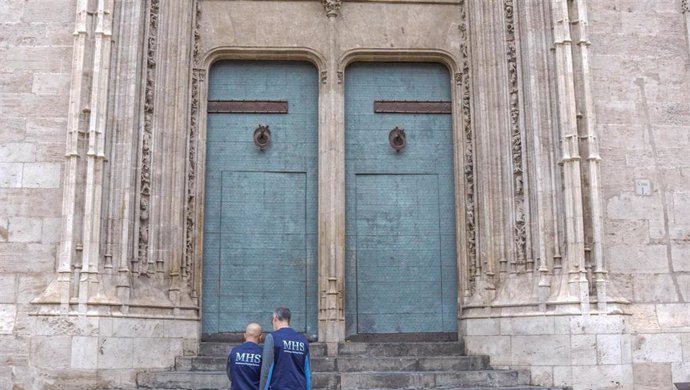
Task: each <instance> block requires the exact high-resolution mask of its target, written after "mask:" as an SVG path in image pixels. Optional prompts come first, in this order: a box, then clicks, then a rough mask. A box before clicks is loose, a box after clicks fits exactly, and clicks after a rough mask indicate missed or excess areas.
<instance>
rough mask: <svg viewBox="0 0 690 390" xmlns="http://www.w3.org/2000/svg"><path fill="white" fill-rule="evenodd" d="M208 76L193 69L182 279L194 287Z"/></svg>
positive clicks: (200, 70) (202, 71)
mask: <svg viewBox="0 0 690 390" xmlns="http://www.w3.org/2000/svg"><path fill="white" fill-rule="evenodd" d="M205 78H206V72H205V71H204V70H203V69H197V68H195V69H193V70H192V91H191V94H192V96H191V111H190V123H189V133H188V134H187V177H186V181H187V182H186V195H185V196H186V198H185V202H186V204H185V249H184V259H183V261H182V266H181V272H182V279H183V280H186V282H187V284H188V286H189V287H190V288H192V287H193V282H194V278H193V277H192V270H193V269H194V258H195V254H196V239H197V235H196V231H197V209H196V194H197V188H196V183H197V158H198V154H197V151H198V145H197V140H198V137H199V116H200V112H199V109H200V101H199V84H200V83H203V82H204V80H205Z"/></svg>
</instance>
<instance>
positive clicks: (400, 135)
mask: <svg viewBox="0 0 690 390" xmlns="http://www.w3.org/2000/svg"><path fill="white" fill-rule="evenodd" d="M388 142H389V143H390V144H391V147H393V149H395V151H396V152H399V151H401V150H403V149H405V146H407V137H406V136H405V129H401V128H399V127H397V126H396V127H395V129H393V130H391V132H390V133H389V134H388Z"/></svg>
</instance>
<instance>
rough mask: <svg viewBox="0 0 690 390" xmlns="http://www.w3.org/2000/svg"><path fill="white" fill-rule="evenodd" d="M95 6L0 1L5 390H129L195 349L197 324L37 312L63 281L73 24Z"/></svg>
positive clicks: (0, 291)
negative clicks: (144, 375)
mask: <svg viewBox="0 0 690 390" xmlns="http://www.w3.org/2000/svg"><path fill="white" fill-rule="evenodd" d="M96 3H97V2H96V1H78V0H29V1H27V0H3V1H0V118H1V123H0V388H2V389H15V390H20V389H25V390H28V389H63V388H105V387H134V386H135V380H136V379H135V378H136V373H137V372H138V371H140V370H141V369H142V368H153V369H156V368H159V369H161V368H167V367H170V366H171V365H172V364H173V363H174V358H175V356H180V355H183V354H192V353H194V352H195V351H196V349H197V347H198V340H197V335H198V334H199V328H198V321H196V320H177V321H176V320H170V319H162V318H161V319H144V318H117V317H109V316H96V315H95V314H97V313H83V314H82V315H70V316H52V315H47V316H37V315H35V314H36V312H37V308H36V305H32V304H31V301H32V300H33V299H35V298H37V297H38V296H40V295H41V294H42V293H43V292H44V291H45V289H46V287H47V286H48V284H49V283H50V282H51V281H53V280H54V279H55V275H56V262H57V257H58V256H57V253H58V250H59V246H60V245H59V243H60V237H61V215H62V206H63V205H62V200H63V187H64V183H63V174H64V169H65V153H66V147H65V140H66V134H67V129H68V127H69V125H68V114H69V113H70V108H69V103H70V93H71V90H70V87H71V79H72V77H73V76H74V74H73V69H74V64H73V59H74V58H75V57H76V54H75V53H74V52H73V46H74V40H75V36H76V34H74V33H75V14H76V9H77V7H78V6H80V5H84V4H86V6H87V7H88V9H89V10H90V12H92V11H94V10H95V9H96V8H97V5H96ZM128 3H129V4H136V3H137V2H128ZM119 4H122V3H119ZM93 21H95V18H93V19H91V21H90V22H87V23H86V29H85V30H84V31H86V30H88V31H89V33H87V34H86V37H87V38H86V41H87V42H86V45H85V47H86V48H87V50H86V54H85V57H84V58H85V63H86V64H87V66H86V67H84V71H83V72H77V77H81V78H82V81H81V82H82V85H83V90H82V100H80V101H77V110H78V116H79V119H78V121H77V122H75V123H78V125H77V126H78V129H79V131H80V132H81V133H82V135H83V133H84V132H85V131H86V130H87V126H88V123H89V120H88V119H89V117H88V112H89V99H88V97H89V89H90V88H91V81H92V78H93V67H92V66H90V65H89V63H90V62H92V61H93V54H92V53H89V47H92V46H91V45H92V44H93V39H94V34H93V28H94V26H93V24H91V23H92V22H93ZM115 45H117V42H116V43H115ZM76 95H77V96H79V94H78V93H77V94H76ZM83 97H86V99H84V98H83ZM91 111H92V112H93V111H94V110H93V109H91ZM82 139H84V138H82ZM81 145H82V146H83V143H82V144H81ZM83 157H84V156H82V158H83Z"/></svg>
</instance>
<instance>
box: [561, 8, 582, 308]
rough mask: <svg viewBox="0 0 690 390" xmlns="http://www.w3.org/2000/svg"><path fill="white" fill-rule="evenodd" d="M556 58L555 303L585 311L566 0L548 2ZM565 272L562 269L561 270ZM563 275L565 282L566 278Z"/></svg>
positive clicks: (578, 158) (577, 137) (579, 193)
mask: <svg viewBox="0 0 690 390" xmlns="http://www.w3.org/2000/svg"><path fill="white" fill-rule="evenodd" d="M552 18H553V25H554V34H555V38H554V46H555V57H556V90H557V102H558V117H559V124H558V129H559V137H560V140H561V164H562V167H563V185H564V190H563V195H564V209H565V232H566V237H565V238H566V263H565V264H564V266H565V267H566V268H567V273H566V272H564V273H563V275H564V277H563V279H562V282H561V289H560V293H559V295H558V297H557V301H558V302H561V303H567V302H571V303H578V302H579V304H580V309H581V311H582V312H588V311H589V283H588V280H587V277H586V276H587V273H586V270H585V248H584V226H583V220H584V213H583V205H582V185H581V179H582V177H581V167H580V165H581V157H580V148H579V142H580V141H579V134H578V128H577V106H576V102H575V81H574V71H573V54H572V50H573V48H572V39H571V34H570V17H569V12H568V1H566V0H562V1H554V2H553V3H552ZM564 271H565V270H564ZM566 276H567V279H566Z"/></svg>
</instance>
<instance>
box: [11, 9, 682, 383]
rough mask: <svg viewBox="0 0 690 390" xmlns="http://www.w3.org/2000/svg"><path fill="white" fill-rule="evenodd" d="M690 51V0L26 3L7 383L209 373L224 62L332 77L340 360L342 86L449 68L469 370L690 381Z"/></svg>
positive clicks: (14, 116) (322, 250)
mask: <svg viewBox="0 0 690 390" xmlns="http://www.w3.org/2000/svg"><path fill="white" fill-rule="evenodd" d="M286 30H287V31H289V33H286ZM689 49H690V9H688V3H687V1H671V0H667V1H642V0H614V1H585V0H573V1H566V0H554V1H552V2H540V1H532V0H486V1H469V0H454V1H435V0H427V1H398V2H389V1H386V0H380V1H365V2H345V3H341V2H340V1H335V0H334V1H331V0H329V1H324V2H323V4H320V3H319V2H316V1H308V2H287V1H271V2H266V1H256V2H255V1H238V2H229V1H213V0H186V1H167V0H148V1H135V0H50V1H48V0H5V1H3V2H2V3H0V53H1V54H2V55H1V56H0V58H2V59H1V60H0V74H1V76H0V99H1V101H0V112H1V113H2V124H0V210H1V211H0V362H2V363H3V364H2V367H1V368H0V387H2V388H12V389H16V390H18V389H59V388H75V387H79V388H104V387H134V385H135V383H134V382H135V375H136V373H137V371H139V370H142V369H155V368H166V367H170V366H172V365H173V363H174V358H175V356H179V355H190V354H193V353H195V352H196V349H197V348H198V343H199V339H200V335H201V329H200V322H199V316H200V315H201V313H200V312H199V300H200V299H202V298H203V297H201V296H200V283H201V272H202V267H203V264H201V261H200V259H201V253H202V251H203V248H202V245H200V243H201V240H200V236H201V226H202V224H201V221H202V220H203V199H204V198H203V188H204V186H203V177H204V176H203V172H204V161H205V159H204V158H205V143H204V141H205V128H206V127H205V126H206V115H205V112H206V93H207V84H206V75H207V73H208V70H209V67H210V66H211V65H212V63H213V62H214V61H216V60H219V59H266V60H273V59H281V60H292V59H296V60H307V61H310V62H312V63H314V64H315V65H316V66H317V67H318V69H319V72H320V76H321V79H320V82H321V86H320V92H319V94H320V95H319V101H320V107H319V112H320V114H319V151H320V160H319V175H320V179H319V183H320V184H319V206H318V207H319V210H318V214H319V237H320V239H319V244H318V245H319V260H318V261H319V289H318V290H319V294H320V295H319V302H320V303H319V339H320V340H321V341H325V342H328V343H335V342H338V341H342V340H343V339H344V334H345V333H344V329H345V327H344V310H343V298H342V297H343V294H344V293H346V292H345V291H344V274H345V272H344V246H345V242H344V235H343V232H344V224H345V222H344V221H345V219H344V212H345V207H344V186H343V181H344V172H343V169H344V168H343V165H344V163H343V161H344V138H343V131H342V130H343V129H344V118H343V116H344V110H343V104H344V103H343V101H344V100H343V88H344V83H346V82H347V80H344V79H343V72H344V69H345V68H346V67H347V65H348V64H350V63H352V62H356V61H417V62H441V63H443V64H445V65H446V66H447V67H448V68H449V70H450V72H451V73H452V76H453V77H452V79H453V80H454V84H453V90H452V93H453V102H454V116H453V121H454V133H455V138H454V148H455V160H456V161H455V170H456V173H455V175H456V194H455V196H456V200H457V201H456V205H457V207H458V212H457V213H456V214H457V216H458V218H457V229H456V230H457V232H458V240H457V241H458V245H457V248H458V269H459V277H458V282H459V286H460V291H459V296H460V297H461V299H460V300H461V302H460V305H459V313H460V318H459V324H460V334H461V335H462V336H463V337H464V338H465V340H466V342H467V348H468V352H472V353H485V354H489V355H490V356H491V359H492V363H493V365H495V366H505V367H513V368H529V369H531V373H532V381H533V383H534V384H542V385H572V386H574V387H575V389H589V388H621V389H651V388H659V389H671V388H672V383H674V382H690V303H689V300H690V243H689V242H690V241H689V237H690V213H688V211H687V210H688V209H690V207H689V206H690V181H689V180H687V176H688V175H689V174H690V157H689V156H688V152H687V151H688V149H689V148H690V136H689V135H688V134H690V92H689V91H690V88H689V87H690V80H689V78H690V72H689V71H688V69H689V67H690V51H689Z"/></svg>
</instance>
